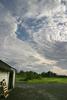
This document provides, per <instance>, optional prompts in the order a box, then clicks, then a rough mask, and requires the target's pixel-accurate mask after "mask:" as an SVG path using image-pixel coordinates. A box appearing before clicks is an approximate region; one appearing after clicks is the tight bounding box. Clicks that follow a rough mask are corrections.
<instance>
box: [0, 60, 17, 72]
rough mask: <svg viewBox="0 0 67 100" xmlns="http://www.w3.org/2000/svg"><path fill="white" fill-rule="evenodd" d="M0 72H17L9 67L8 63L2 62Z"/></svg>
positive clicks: (0, 62) (0, 61)
mask: <svg viewBox="0 0 67 100" xmlns="http://www.w3.org/2000/svg"><path fill="white" fill-rule="evenodd" d="M0 70H2V71H12V70H15V69H14V68H12V67H11V66H10V65H8V64H7V63H5V62H3V61H2V60H0Z"/></svg>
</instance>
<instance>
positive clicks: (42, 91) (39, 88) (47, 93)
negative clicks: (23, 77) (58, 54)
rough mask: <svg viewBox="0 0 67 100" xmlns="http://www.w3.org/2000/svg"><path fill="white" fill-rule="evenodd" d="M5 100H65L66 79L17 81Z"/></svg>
mask: <svg viewBox="0 0 67 100" xmlns="http://www.w3.org/2000/svg"><path fill="white" fill-rule="evenodd" d="M0 100H4V99H3V98H1V99H0ZM6 100H67V78H44V79H41V80H40V79H39V80H38V79H37V80H28V81H27V82H24V81H19V79H18V80H17V82H16V87H15V89H14V90H13V91H12V92H10V95H9V97H8V98H7V99H6Z"/></svg>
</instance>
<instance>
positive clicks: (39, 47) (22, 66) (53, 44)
mask: <svg viewBox="0 0 67 100" xmlns="http://www.w3.org/2000/svg"><path fill="white" fill-rule="evenodd" d="M0 59H1V60H3V61H5V62H7V63H8V64H9V65H11V66H13V67H14V68H16V69H17V70H19V71H20V70H24V71H29V70H32V71H36V72H44V71H49V70H51V71H53V72H56V73H57V74H65V75H67V1H66V0H0Z"/></svg>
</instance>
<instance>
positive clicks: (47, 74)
mask: <svg viewBox="0 0 67 100" xmlns="http://www.w3.org/2000/svg"><path fill="white" fill-rule="evenodd" d="M17 77H22V80H23V81H27V80H32V79H41V78H45V77H50V78H51V77H67V76H65V75H57V74H56V73H53V72H51V71H48V72H42V73H36V72H33V71H26V72H24V71H20V72H19V73H17Z"/></svg>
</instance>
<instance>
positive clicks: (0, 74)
mask: <svg viewBox="0 0 67 100" xmlns="http://www.w3.org/2000/svg"><path fill="white" fill-rule="evenodd" d="M3 79H5V80H6V84H7V86H8V82H9V72H1V71H0V82H1V81H2V80H3Z"/></svg>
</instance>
